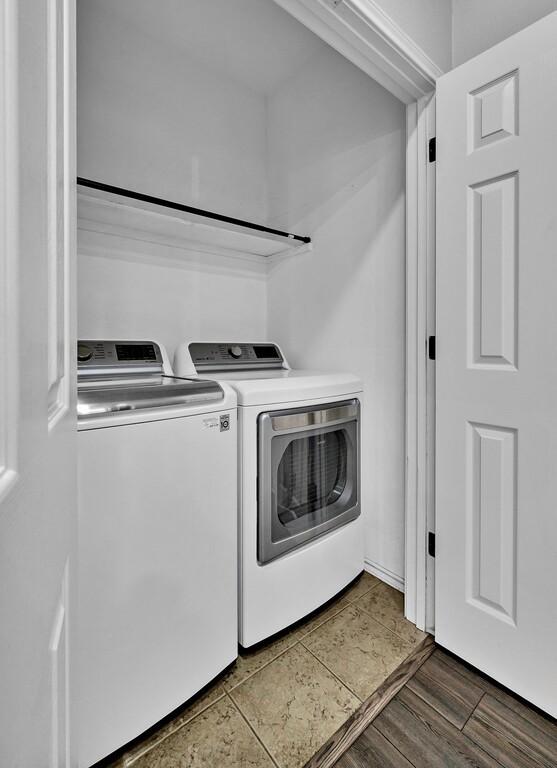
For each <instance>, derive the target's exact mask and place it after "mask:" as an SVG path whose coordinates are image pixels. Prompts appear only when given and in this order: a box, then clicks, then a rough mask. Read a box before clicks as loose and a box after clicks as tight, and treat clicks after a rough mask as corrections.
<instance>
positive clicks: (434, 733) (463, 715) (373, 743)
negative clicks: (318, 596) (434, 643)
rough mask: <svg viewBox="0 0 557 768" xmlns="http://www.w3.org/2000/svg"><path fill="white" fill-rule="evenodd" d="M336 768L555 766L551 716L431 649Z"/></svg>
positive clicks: (555, 731) (556, 731) (556, 741)
mask: <svg viewBox="0 0 557 768" xmlns="http://www.w3.org/2000/svg"><path fill="white" fill-rule="evenodd" d="M335 766H336V768H557V722H556V721H555V720H553V718H551V717H549V716H545V715H543V714H542V713H540V712H539V711H538V710H536V709H534V708H532V707H529V706H528V705H527V704H525V703H524V702H523V701H522V700H520V699H518V698H515V697H514V696H512V695H511V694H509V693H508V692H507V691H506V690H503V689H502V688H499V687H498V686H497V685H496V684H494V683H493V682H492V681H490V680H489V679H487V678H486V677H484V676H483V675H481V674H479V673H476V672H475V671H474V670H473V669H471V668H470V667H468V666H466V665H464V664H463V663H461V662H459V661H458V660H457V659H456V658H454V657H453V656H451V655H450V654H448V653H445V652H444V651H442V650H441V649H440V648H437V649H436V650H435V652H434V653H433V655H431V656H430V657H429V659H427V661H426V662H425V663H424V664H422V666H421V667H420V668H419V670H418V671H417V672H416V674H415V675H414V676H413V677H412V678H411V679H410V680H409V681H408V682H407V683H406V685H405V686H404V687H403V688H402V689H401V690H400V691H399V693H398V694H397V695H396V696H395V697H394V698H393V699H392V700H391V701H390V702H389V703H388V704H387V706H386V707H385V708H384V709H383V710H382V711H381V712H380V713H379V714H378V716H377V717H376V718H375V719H374V720H373V722H372V723H371V724H370V725H369V726H368V727H367V728H366V730H365V731H364V732H363V733H362V734H361V735H360V736H359V737H358V739H357V740H356V741H355V742H354V743H353V744H352V746H351V747H350V748H349V749H348V750H347V751H346V752H345V753H344V755H342V757H340V759H339V760H337V762H336V763H335Z"/></svg>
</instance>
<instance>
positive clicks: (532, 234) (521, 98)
mask: <svg viewBox="0 0 557 768" xmlns="http://www.w3.org/2000/svg"><path fill="white" fill-rule="evenodd" d="M556 79H557V14H552V15H551V16H548V17H546V18H545V19H543V20H542V21H540V22H538V23H537V24H534V25H533V26H531V27H529V28H528V29H526V30H524V31H522V32H520V33H519V34H517V35H515V36H513V37H511V38H509V39H508V40H506V41H504V42H503V43H501V44H499V45H498V46H496V47H495V48H493V49H491V50H490V51H487V52H485V53H483V54H481V55H480V56H478V57H476V58H475V59H473V60H471V61H469V62H467V63H465V64H463V65H462V66H460V67H457V68H456V69H455V70H453V71H452V72H449V73H448V74H446V75H444V76H443V77H441V78H440V80H439V81H438V91H437V136H438V152H437V160H438V162H437V185H438V186H437V285H436V292H437V339H438V344H437V348H438V359H437V379H436V386H437V412H436V422H437V438H436V515H437V519H436V522H437V559H436V638H437V641H438V642H439V643H440V644H441V645H444V646H446V647H447V648H449V649H450V650H452V651H454V652H455V653H457V654H458V655H459V656H461V657H462V658H464V659H466V660H467V661H469V662H471V663H472V664H474V665H475V666H477V667H479V668H480V669H482V670H484V671H485V672H486V673H487V674H489V675H491V676H493V677H494V678H496V679H497V680H499V681H500V682H501V683H503V684H504V685H507V686H508V687H510V688H511V689H513V690H515V691H516V692H517V693H519V694H521V695H522V696H524V697H525V698H527V699H529V700H530V701H532V702H533V703H535V704H537V705H538V706H540V707H541V708H543V709H545V710H546V711H548V712H550V713H551V714H553V715H557V694H556V693H555V681H556V680H557V657H556V655H555V653H554V647H553V646H554V633H555V627H557V602H556V601H555V600H554V599H553V598H552V596H551V590H552V589H553V585H554V584H555V582H556V580H557V515H556V514H555V504H556V499H557V472H556V471H555V467H556V466H557V433H556V425H557V399H556V396H555V393H556V391H557V343H556V331H555V329H556V328H557V310H556V307H557V303H556V302H555V296H556V295H557V245H556V243H557V207H556V205H555V180H556V179H557V153H556V152H555V139H556V137H557V99H556V97H555V94H554V89H553V88H552V87H551V86H550V84H552V83H554V82H555V81H556Z"/></svg>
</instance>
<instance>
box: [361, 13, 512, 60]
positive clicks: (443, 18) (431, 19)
mask: <svg viewBox="0 0 557 768" xmlns="http://www.w3.org/2000/svg"><path fill="white" fill-rule="evenodd" d="M463 1H464V2H467V0H463ZM485 1H486V2H487V0H485ZM502 1H503V2H504V1H505V0H502ZM507 1H508V0H507ZM376 2H377V5H379V6H380V7H381V9H382V10H383V11H384V12H385V13H386V14H387V15H388V16H390V17H391V19H392V20H393V21H395V22H396V23H397V24H398V25H399V27H401V28H402V29H403V30H404V32H406V34H407V35H408V37H411V38H412V39H413V40H414V42H415V43H416V44H417V45H419V46H420V48H421V49H422V50H423V51H424V52H425V53H426V54H427V55H428V56H429V58H430V59H431V60H432V61H433V62H435V64H437V66H438V67H439V68H440V69H441V70H442V71H443V72H448V71H449V69H450V68H451V15H452V14H451V0H376Z"/></svg>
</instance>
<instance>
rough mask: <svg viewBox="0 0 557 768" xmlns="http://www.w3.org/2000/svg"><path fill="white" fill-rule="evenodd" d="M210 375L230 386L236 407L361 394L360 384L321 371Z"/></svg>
mask: <svg viewBox="0 0 557 768" xmlns="http://www.w3.org/2000/svg"><path fill="white" fill-rule="evenodd" d="M211 376H214V377H215V378H218V379H219V380H220V381H224V382H226V383H227V384H229V385H230V386H231V387H233V388H234V389H235V390H236V392H237V394H238V405H244V406H248V405H272V404H277V403H294V402H297V401H303V400H313V399H317V398H324V397H344V396H345V395H350V394H357V393H359V392H361V391H362V382H361V381H360V379H359V378H358V377H357V376H353V375H352V374H350V373H327V372H324V371H305V370H284V369H282V370H275V371H220V372H218V373H217V372H213V373H212V374H211Z"/></svg>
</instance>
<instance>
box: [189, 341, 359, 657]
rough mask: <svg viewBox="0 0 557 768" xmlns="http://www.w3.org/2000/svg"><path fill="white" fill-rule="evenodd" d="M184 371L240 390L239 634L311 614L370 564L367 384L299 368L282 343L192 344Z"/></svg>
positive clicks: (256, 635)
mask: <svg viewBox="0 0 557 768" xmlns="http://www.w3.org/2000/svg"><path fill="white" fill-rule="evenodd" d="M174 370H175V372H176V374H177V375H180V376H193V375H199V376H203V378H209V377H212V378H214V379H215V380H217V381H219V382H220V383H226V384H229V385H230V386H232V387H233V388H234V389H235V390H236V394H237V397H238V436H239V441H238V445H239V468H238V471H239V482H238V493H239V504H238V506H239V639H240V644H241V645H242V646H243V647H249V646H252V645H254V644H255V643H258V642H260V641H262V640H265V639H266V638H268V637H270V636H271V635H273V634H275V633H276V632H279V631H281V630H283V629H285V628H286V627H288V626H289V625H291V624H293V623H294V622H296V621H298V620H299V619H302V618H303V617H305V616H307V615H308V614H309V613H311V612H312V611H313V610H315V609H316V608H319V607H320V606H321V605H323V603H325V602H327V601H328V600H329V599H331V598H332V597H334V595H335V594H337V593H338V592H339V591H340V590H342V589H343V587H345V586H346V585H347V584H349V583H350V582H351V581H352V580H353V579H354V578H355V577H356V576H358V574H359V573H361V572H362V570H363V568H364V552H363V527H362V515H361V507H360V418H361V411H362V408H363V395H362V384H361V381H360V380H359V379H358V378H357V377H356V376H353V375H351V374H347V373H334V372H331V373H326V372H319V371H306V370H293V369H291V368H290V367H289V365H288V363H287V361H286V359H285V358H284V356H283V354H282V352H281V350H280V348H279V347H278V346H277V345H276V344H253V343H232V344H230V343H205V342H190V343H188V342H186V343H184V344H182V345H180V347H179V348H178V350H177V352H176V356H175V359H174Z"/></svg>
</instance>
